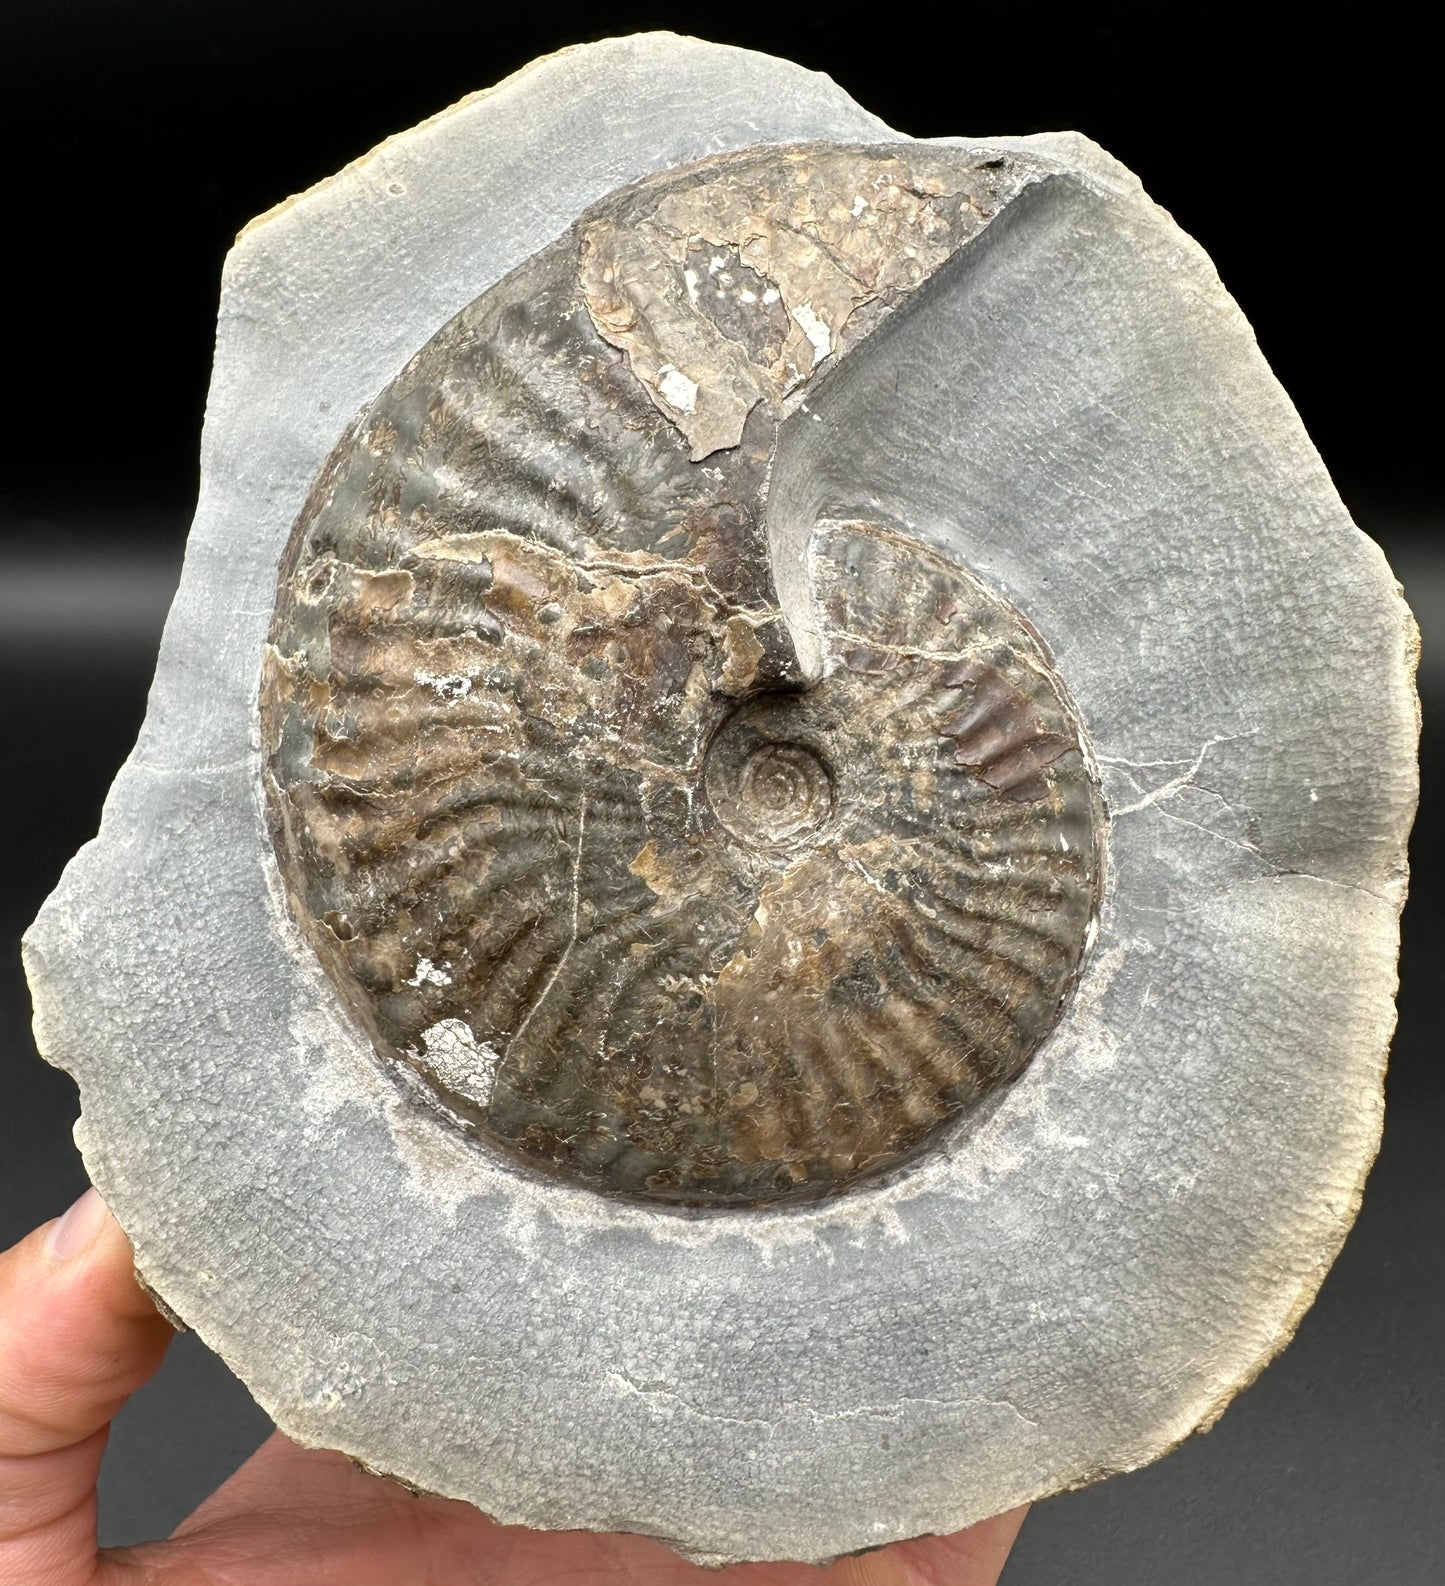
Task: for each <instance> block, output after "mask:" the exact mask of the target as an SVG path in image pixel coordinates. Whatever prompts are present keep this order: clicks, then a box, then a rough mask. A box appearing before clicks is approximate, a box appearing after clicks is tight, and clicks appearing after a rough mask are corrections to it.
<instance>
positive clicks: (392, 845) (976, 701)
mask: <svg viewBox="0 0 1445 1586" xmlns="http://www.w3.org/2000/svg"><path fill="white" fill-rule="evenodd" d="M1016 184H1017V176H1016V173H1015V171H1014V169H1013V162H1011V161H1009V160H1007V159H1002V160H1001V159H998V158H996V157H995V158H989V159H986V160H985V159H981V158H980V157H979V156H977V155H974V156H968V155H949V154H945V153H941V152H933V151H926V152H921V151H914V150H910V151H908V152H907V153H905V154H899V153H898V152H896V151H894V150H891V149H888V148H887V147H886V146H885V147H883V148H879V149H872V150H866V149H838V148H836V147H825V148H821V149H809V148H783V149H777V150H769V151H767V152H765V153H749V154H745V155H741V156H729V157H723V158H720V159H714V160H710V161H707V162H706V163H704V164H702V165H699V166H695V167H692V168H689V169H687V170H684V171H683V172H680V173H677V174H672V175H668V176H666V177H663V178H660V179H654V180H652V181H649V182H645V183H643V184H641V185H640V186H639V187H637V188H634V189H629V190H627V191H625V192H624V193H623V194H621V195H618V196H617V197H614V198H611V199H609V200H607V201H606V202H605V203H604V204H603V205H601V206H599V207H598V208H597V209H596V210H594V211H592V212H590V213H589V214H588V215H587V216H585V217H584V218H583V219H582V220H580V221H579V222H578V224H577V225H576V226H574V227H573V228H572V229H571V231H569V232H568V234H567V235H566V236H565V237H563V238H562V239H561V240H560V241H559V242H557V243H556V244H554V245H553V246H552V247H550V248H547V249H544V250H543V251H542V252H541V253H539V254H537V255H535V256H534V257H533V258H532V259H531V260H529V261H528V262H527V263H526V264H525V265H523V266H522V267H521V268H519V269H517V270H515V271H513V272H512V273H511V274H510V275H508V276H507V277H506V278H505V279H504V280H503V281H501V282H499V283H498V284H497V285H496V286H495V287H493V288H492V289H491V290H490V291H488V292H487V293H486V294H485V295H484V296H482V297H481V298H479V299H478V300H477V302H475V303H473V304H472V305H470V306H469V307H468V308H467V309H466V310H465V311H464V312H463V313H462V314H460V315H459V316H458V317H457V318H456V319H454V320H453V321H451V323H450V324H449V325H447V326H446V327H445V328H444V329H443V330H441V331H440V332H438V334H437V335H436V336H435V337H434V338H433V339H432V340H431V341H430V342H429V343H428V344H427V346H426V347H425V348H424V349H423V350H422V351H421V352H420V353H418V354H417V356H416V357H415V358H413V359H412V360H411V361H410V362H409V363H408V365H407V366H406V368H405V369H404V370H403V372H402V373H401V375H399V376H398V377H397V379H396V380H394V381H393V382H392V383H391V384H390V385H389V386H388V387H387V389H386V390H385V391H384V392H383V393H382V395H381V396H380V397H379V398H378V399H377V401H376V402H375V403H374V404H373V405H372V406H371V407H370V408H369V409H368V410H367V412H366V413H365V414H364V415H363V416H362V417H361V418H360V419H359V420H358V421H357V423H356V424H355V425H353V426H352V428H351V429H350V430H349V431H348V433H347V436H346V438H345V439H344V441H343V442H342V444H341V445H340V446H339V447H338V449H337V451H336V452H334V453H333V454H332V456H331V458H330V459H328V462H327V464H326V467H325V469H324V470H323V473H322V476H321V479H320V481H319V482H318V484H317V485H316V488H315V489H314V490H313V492H312V494H311V497H310V500H309V501H308V503H307V507H306V510H305V511H304V512H303V513H302V514H301V518H300V520H299V522H298V523H297V525H296V528H295V531H294V533H293V535H292V540H291V545H290V548H289V550H288V553H287V557H286V560H285V563H284V569H283V574H282V580H281V596H280V605H279V609H278V613H277V618H276V622H275V626H274V628H273V632H272V646H273V648H272V650H271V652H270V660H269V663H268V668H267V672H266V676H265V679H264V682H263V685H262V727H263V736H264V741H265V744H266V753H267V775H268V781H269V786H270V789H271V793H272V799H273V809H274V819H275V823H276V827H277V832H278V842H279V845H280V853H281V859H282V866H283V870H284V872H285V875H286V878H287V882H288V885H289V887H290V889H291V892H292V896H293V900H294V906H295V909H296V912H297V915H298V918H299V919H300V920H301V922H302V923H303V925H304V926H305V928H306V930H307V933H308V936H309V938H310V940H311V941H312V943H313V945H314V946H315V948H316V950H317V952H318V953H319V955H320V957H321V959H322V962H323V963H324V964H325V965H326V968H327V970H328V972H329V973H330V974H331V976H332V977H333V979H334V980H335V981H336V983H337V985H338V986H339V987H340V988H341V990H342V992H343V995H344V996H345V998H346V1000H347V1003H348V1005H349V1006H350V1008H351V1009H352V1011H353V1013H354V1014H355V1015H356V1016H357V1017H358V1018H359V1019H360V1021H361V1023H362V1024H363V1025H364V1027H365V1028H366V1030H367V1031H368V1033H369V1034H370V1036H371V1038H372V1039H373V1040H374V1041H375V1043H376V1045H377V1047H378V1049H379V1050H380V1052H381V1053H382V1054H383V1055H384V1056H385V1057H388V1058H390V1059H392V1060H394V1061H399V1062H402V1063H406V1064H410V1065H412V1066H413V1067H414V1069H415V1070H416V1072H417V1073H419V1074H420V1075H421V1076H422V1077H423V1078H424V1079H425V1081H426V1082H427V1083H429V1084H430V1085H431V1086H432V1087H434V1089H435V1092H436V1095H437V1096H438V1098H439V1099H440V1100H441V1101H442V1102H444V1103H445V1105H446V1106H447V1107H448V1108H449V1109H450V1110H451V1111H452V1112H453V1113H454V1114H456V1115H457V1116H458V1117H459V1118H462V1119H465V1120H466V1122H467V1123H468V1124H469V1125H470V1126H471V1127H473V1128H474V1129H475V1130H476V1131H477V1132H478V1133H479V1134H480V1135H482V1136H483V1137H485V1138H487V1139H489V1140H493V1141H498V1142H502V1143H504V1144H505V1145H507V1146H509V1147H510V1148H512V1149H513V1150H514V1151H515V1152H517V1153H518V1154H520V1155H521V1156H522V1157H523V1158H524V1159H526V1160H528V1161H532V1162H536V1163H538V1164H542V1165H545V1166H547V1167H555V1168H559V1169H561V1170H563V1171H565V1172H568V1173H570V1174H573V1175H575V1176H576V1177H578V1178H580V1179H582V1180H583V1181H585V1182H589V1183H594V1184H597V1185H598V1186H601V1187H607V1188H613V1189H619V1190H624V1191H628V1192H631V1193H636V1194H645V1195H649V1196H654V1197H657V1198H659V1199H678V1200H691V1201H698V1202H711V1203H727V1204H732V1203H751V1202H757V1201H766V1200H772V1199H777V1198H779V1197H782V1196H788V1195H804V1194H816V1193H819V1192H824V1191H827V1190H830V1189H834V1188H837V1187H841V1186H845V1185H847V1184H849V1183H852V1182H853V1181H855V1180H856V1179H857V1178H859V1177H860V1176H862V1175H865V1174H868V1173H870V1172H874V1171H877V1170H880V1169H884V1168H887V1167H890V1166H892V1165H894V1164H896V1163H897V1162H899V1161H900V1160H903V1159H904V1158H906V1157H907V1156H908V1155H909V1154H910V1153H912V1152H914V1151H916V1150H917V1149H918V1148H919V1147H920V1145H921V1144H923V1143H924V1142H926V1141H928V1140H930V1139H931V1138H933V1137H934V1136H935V1135H936V1134H937V1132H938V1130H939V1128H940V1127H941V1126H942V1125H944V1124H946V1123H947V1122H948V1121H949V1120H950V1119H952V1118H954V1117H955V1116H956V1115H957V1114H959V1113H960V1112H962V1111H964V1110H966V1109H967V1108H968V1107H969V1106H970V1105H971V1104H972V1103H973V1102H975V1101H977V1100H978V1099H979V1098H981V1097H982V1096H984V1095H986V1094H987V1093H988V1092H989V1091H990V1090H991V1089H992V1088H993V1087H994V1086H995V1085H997V1084H999V1083H1000V1082H1002V1081H1004V1080H1007V1079H1011V1078H1012V1077H1013V1076H1014V1075H1015V1074H1017V1073H1018V1071H1019V1069H1020V1068H1021V1067H1022V1066H1023V1064H1024V1063H1025V1062H1026V1061H1027V1060H1028V1057H1029V1055H1030V1053H1031V1052H1032V1051H1033V1049H1034V1047H1035V1046H1037V1044H1038V1042H1039V1041H1040V1039H1041V1038H1042V1037H1043V1036H1044V1035H1045V1034H1046V1033H1047V1032H1048V1030H1049V1029H1051V1028H1052V1026H1053V1024H1054V1021H1055V1020H1056V1018H1057V1017H1058V1013H1059V1010H1060V1007H1061V1005H1062V1002H1063V999H1064V997H1065V995H1066V994H1067V991H1068V989H1069V987H1070V985H1071V984H1072V981H1073V978H1074V975H1075V973H1076V971H1077V969H1078V965H1079V959H1080V955H1081V953H1082V950H1083V946H1084V940H1085V933H1086V931H1087V928H1088V923H1089V920H1090V917H1091V914H1092V911H1093V906H1094V894H1095V885H1096V879H1097V875H1098V868H1099V867H1098V856H1097V853H1096V847H1097V842H1098V830H1099V820H1098V816H1099V811H1098V807H1097V803H1096V799H1095V795H1094V791H1093V788H1092V785H1091V779H1090V773H1089V770H1088V766H1087V763H1086V760H1085V756H1084V753H1083V751H1082V749H1081V746H1080V742H1079V728H1078V724H1077V722H1076V720H1075V719H1074V717H1073V714H1072V712H1071V711H1070V709H1069V707H1068V705H1067V703H1066V700H1065V698H1064V695H1063V692H1062V689H1061V686H1060V683H1059V681H1058V678H1057V676H1056V675H1055V673H1054V670H1053V668H1052V666H1051V664H1050V662H1049V659H1048V656H1047V653H1046V652H1045V650H1044V648H1043V646H1042V645H1041V643H1040V642H1039V640H1038V638H1037V637H1036V636H1035V635H1034V634H1033V633H1032V631H1031V630H1030V628H1029V626H1028V624H1027V622H1026V621H1025V620H1024V619H1023V618H1022V617H1021V616H1020V615H1019V614H1018V613H1017V612H1015V611H1013V610H1012V609H1011V608H1010V606H1009V604H1008V602H1007V601H1006V600H1004V599H1003V598H1001V597H1000V596H999V595H998V594H997V593H994V592H991V591H989V590H988V589H987V588H986V587H985V586H984V585H982V584H981V583H980V582H979V581H978V579H976V578H975V577H973V576H972V575H971V574H970V573H969V572H968V570H967V569H966V568H965V567H963V566H962V565H960V564H959V563H957V562H956V561H954V560H952V559H951V558H949V557H948V556H947V555H946V554H945V553H944V552H942V551H941V550H938V549H935V548H932V547H929V546H927V545H926V544H921V543H920V542H919V541H918V540H917V539H916V538H915V537H913V536H911V535H909V534H907V533H905V532H903V531H902V530H901V529H900V528H899V527H897V526H889V525H886V524H880V523H869V522H863V521H848V520H846V519H844V520H837V519H834V520H820V521H819V522H818V524H817V525H816V526H815V528H814V529H813V532H812V536H811V538H810V540H809V543H808V547H807V555H808V567H807V577H806V587H804V588H803V589H802V591H801V594H800V595H799V596H798V597H796V598H795V601H794V609H792V610H788V611H785V610H784V609H783V607H782V605H781V603H780V595H779V591H778V588H777V582H776V579H775V577H774V574H773V571H772V557H771V550H770V546H769V541H768V527H769V524H768V499H767V498H768V474H769V468H770V465H771V463H772V459H773V456H774V454H775V451H776V449H777V446H778V444H779V436H780V431H781V427H782V426H784V425H799V424H806V423H807V422H809V419H810V412H809V407H808V402H809V398H810V395H812V394H813V392H814V390H815V387H818V386H821V384H822V382H825V381H826V380H827V378H828V371H829V369H830V366H836V365H838V364H840V363H841V361H842V360H845V359H846V358H848V357H849V355H850V353H851V351H852V349H853V348H855V347H857V346H858V345H859V344H860V343H862V342H863V339H864V338H865V337H866V336H867V334H868V332H869V330H870V328H872V327H875V326H877V325H878V324H879V323H880V322H881V321H882V320H883V319H884V317H885V316H886V315H888V314H898V313H907V312H909V311H910V306H911V299H912V298H913V296H914V294H915V293H916V292H917V291H918V290H919V289H920V288H921V287H922V286H923V284H924V283H925V282H926V281H927V280H928V278H929V277H930V276H931V275H932V274H933V273H934V272H935V271H936V270H939V269H943V268H946V267H947V262H948V260H949V259H950V258H951V257H952V256H953V255H954V254H955V253H956V251H957V250H958V249H959V248H960V247H962V246H963V245H964V244H965V243H966V242H967V241H968V239H969V238H971V237H973V236H975V235H976V234H977V233H978V232H979V230H980V229H981V228H982V227H983V226H984V225H985V224H986V223H987V222H988V221H989V220H990V219H991V218H992V216H993V214H994V212H995V210H996V208H997V206H998V204H999V203H1000V200H1001V195H1002V194H1005V193H1008V192H1009V190H1010V188H1011V187H1013V186H1016ZM925 311H926V310H925ZM839 505H840V507H847V506H853V507H857V506H860V505H862V503H861V502H844V503H840V504H839Z"/></svg>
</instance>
